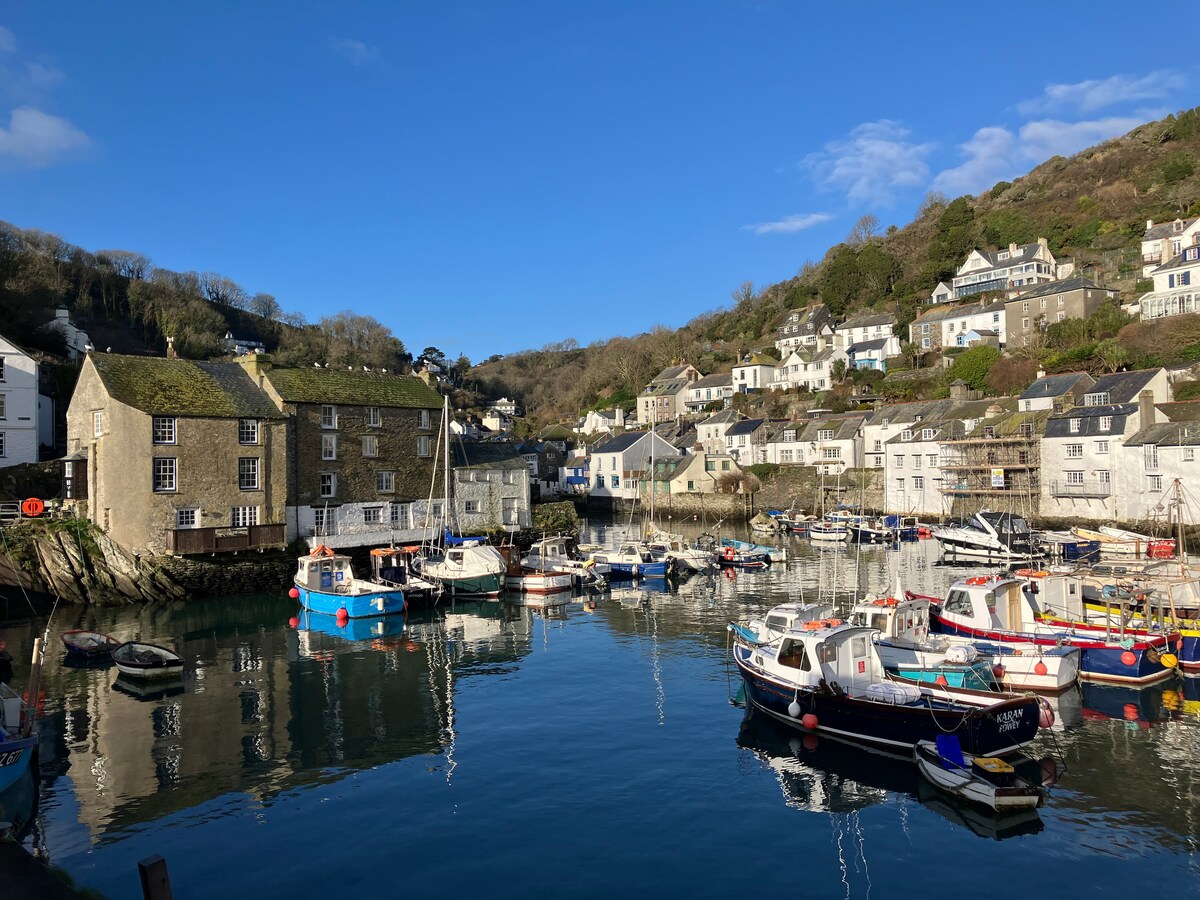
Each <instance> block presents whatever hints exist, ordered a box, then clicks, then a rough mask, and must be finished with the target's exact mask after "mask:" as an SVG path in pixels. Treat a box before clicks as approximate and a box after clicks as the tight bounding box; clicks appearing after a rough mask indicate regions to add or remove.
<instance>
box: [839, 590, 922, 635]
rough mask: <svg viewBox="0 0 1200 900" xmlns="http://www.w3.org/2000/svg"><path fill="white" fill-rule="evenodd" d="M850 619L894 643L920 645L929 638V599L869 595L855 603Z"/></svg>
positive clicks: (853, 622)
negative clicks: (872, 596) (873, 596)
mask: <svg viewBox="0 0 1200 900" xmlns="http://www.w3.org/2000/svg"><path fill="white" fill-rule="evenodd" d="M850 621H851V623H852V624H854V625H863V626H866V627H867V628H873V629H875V630H876V631H878V632H879V634H880V637H882V638H883V639H884V640H886V641H888V642H890V643H893V644H903V645H912V646H917V645H919V644H922V643H924V642H925V641H927V640H929V600H928V599H926V598H925V597H913V598H911V599H897V598H896V597H885V598H878V599H876V598H871V597H869V596H868V597H865V598H864V599H863V600H862V601H861V602H860V603H858V604H856V605H855V607H854V609H853V610H852V611H851V613H850Z"/></svg>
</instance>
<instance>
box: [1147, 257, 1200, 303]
mask: <svg viewBox="0 0 1200 900" xmlns="http://www.w3.org/2000/svg"><path fill="white" fill-rule="evenodd" d="M1150 274H1151V276H1152V277H1153V278H1154V290H1152V291H1151V292H1150V293H1148V294H1143V295H1142V296H1141V298H1140V299H1139V300H1138V306H1139V308H1140V311H1141V317H1142V320H1143V321H1148V320H1150V319H1166V318H1169V317H1171V316H1179V315H1183V314H1185V313H1195V312H1200V246H1190V247H1185V248H1184V249H1183V250H1182V251H1180V253H1179V254H1178V255H1177V256H1174V257H1172V258H1171V260H1170V261H1169V262H1167V263H1164V264H1163V265H1161V266H1158V267H1157V268H1155V269H1154V270H1152V272H1151V273H1150Z"/></svg>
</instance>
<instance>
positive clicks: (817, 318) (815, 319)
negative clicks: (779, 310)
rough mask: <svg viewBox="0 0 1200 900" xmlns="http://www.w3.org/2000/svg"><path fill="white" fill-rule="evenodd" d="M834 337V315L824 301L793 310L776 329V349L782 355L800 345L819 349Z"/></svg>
mask: <svg viewBox="0 0 1200 900" xmlns="http://www.w3.org/2000/svg"><path fill="white" fill-rule="evenodd" d="M832 339H833V315H832V314H831V313H830V312H829V309H828V307H826V306H825V304H824V303H814V304H813V305H812V306H809V307H807V308H805V309H796V310H792V311H791V312H790V313H788V314H787V315H786V316H784V318H783V322H781V323H780V325H779V327H778V328H777V329H776V334H775V349H776V350H778V351H779V353H780V355H783V354H786V353H788V352H789V351H791V350H794V349H796V348H798V347H807V348H808V349H810V350H817V349H820V348H821V347H823V346H825V344H827V343H829V342H830V341H831V340H832Z"/></svg>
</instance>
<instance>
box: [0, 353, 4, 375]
mask: <svg viewBox="0 0 1200 900" xmlns="http://www.w3.org/2000/svg"><path fill="white" fill-rule="evenodd" d="M0 381H4V357H3V356H0Z"/></svg>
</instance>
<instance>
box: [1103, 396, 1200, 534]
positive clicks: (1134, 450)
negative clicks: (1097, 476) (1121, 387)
mask: <svg viewBox="0 0 1200 900" xmlns="http://www.w3.org/2000/svg"><path fill="white" fill-rule="evenodd" d="M1165 406H1167V407H1170V408H1171V413H1172V414H1173V415H1175V416H1177V417H1178V418H1177V420H1175V421H1170V422H1162V421H1160V420H1158V418H1157V416H1156V418H1155V421H1153V422H1149V423H1148V424H1147V422H1146V421H1143V423H1142V427H1141V428H1140V429H1139V430H1138V431H1137V432H1135V433H1134V434H1132V435H1130V436H1129V437H1128V438H1126V439H1125V441H1124V443H1123V445H1122V446H1121V447H1120V448H1119V450H1118V457H1117V461H1116V465H1115V466H1114V471H1115V472H1117V473H1119V474H1118V476H1117V477H1116V479H1115V481H1114V485H1113V491H1114V497H1113V501H1112V506H1113V509H1114V510H1116V513H1114V515H1119V517H1120V518H1121V519H1123V520H1126V521H1142V520H1146V519H1158V520H1159V521H1161V522H1166V521H1167V514H1168V512H1169V511H1172V506H1173V505H1174V503H1175V499H1176V482H1177V481H1178V485H1179V493H1180V494H1181V495H1182V500H1183V504H1184V506H1183V511H1184V517H1185V521H1187V518H1188V516H1189V509H1190V508H1192V507H1193V503H1192V502H1191V498H1190V496H1189V495H1190V494H1192V492H1193V486H1194V485H1195V484H1196V483H1197V478H1198V477H1200V464H1198V463H1197V447H1198V446H1200V421H1198V420H1200V402H1193V403H1171V404H1165ZM1184 407H1197V408H1195V409H1184ZM1143 418H1144V419H1147V420H1148V418H1149V417H1148V416H1144V417H1143ZM1188 524H1193V523H1191V522H1189V523H1188Z"/></svg>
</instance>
